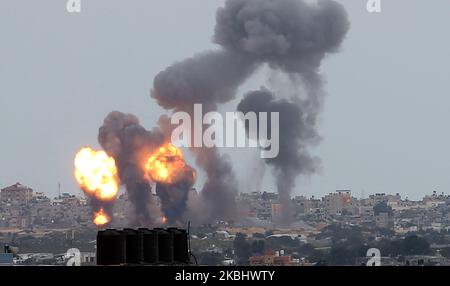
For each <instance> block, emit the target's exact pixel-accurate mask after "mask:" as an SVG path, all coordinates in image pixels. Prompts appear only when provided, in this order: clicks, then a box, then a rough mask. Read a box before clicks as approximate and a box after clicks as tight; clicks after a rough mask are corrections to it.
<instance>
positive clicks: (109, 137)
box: [98, 111, 165, 226]
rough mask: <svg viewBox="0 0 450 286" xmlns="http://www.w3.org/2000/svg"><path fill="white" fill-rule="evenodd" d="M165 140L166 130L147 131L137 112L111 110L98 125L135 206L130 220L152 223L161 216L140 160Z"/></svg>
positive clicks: (102, 142)
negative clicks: (140, 122)
mask: <svg viewBox="0 0 450 286" xmlns="http://www.w3.org/2000/svg"><path fill="white" fill-rule="evenodd" d="M164 140H165V136H164V133H163V132H162V131H161V130H160V129H158V128H155V129H154V130H153V131H147V130H145V128H144V127H142V126H141V125H140V124H139V120H138V118H137V117H136V116H134V115H132V114H125V113H122V112H118V111H113V112H111V113H110V114H108V116H107V117H106V118H105V120H104V122H103V125H102V126H101V127H100V129H99V134H98V141H99V143H100V145H101V146H102V147H103V149H104V150H105V151H106V152H107V153H108V155H110V156H112V157H113V158H114V159H115V161H116V165H117V168H118V170H119V175H120V180H121V182H122V183H124V184H125V187H126V189H127V192H128V198H129V200H130V201H131V203H132V204H133V206H134V211H135V215H134V218H132V219H133V220H132V221H131V222H130V223H131V224H134V225H137V226H144V225H149V224H153V223H155V221H156V219H159V218H160V217H161V215H160V211H159V209H158V207H157V206H156V202H155V201H154V200H153V198H152V193H151V187H150V184H149V182H148V179H146V176H145V173H144V171H143V168H142V167H141V166H142V165H140V164H142V158H147V157H148V155H149V154H150V153H149V152H151V151H152V150H155V148H156V147H158V146H159V145H161V144H162V143H163V142H164Z"/></svg>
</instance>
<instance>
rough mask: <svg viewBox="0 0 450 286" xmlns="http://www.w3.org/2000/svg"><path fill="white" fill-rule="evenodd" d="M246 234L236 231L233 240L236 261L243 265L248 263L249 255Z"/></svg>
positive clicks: (249, 250)
mask: <svg viewBox="0 0 450 286" xmlns="http://www.w3.org/2000/svg"><path fill="white" fill-rule="evenodd" d="M246 238H247V235H245V234H243V233H240V232H239V233H237V234H236V238H235V239H234V241H233V247H234V251H235V254H236V257H237V262H238V264H240V265H245V264H247V263H248V258H249V257H250V252H251V249H250V244H249V243H248V242H247V239H246Z"/></svg>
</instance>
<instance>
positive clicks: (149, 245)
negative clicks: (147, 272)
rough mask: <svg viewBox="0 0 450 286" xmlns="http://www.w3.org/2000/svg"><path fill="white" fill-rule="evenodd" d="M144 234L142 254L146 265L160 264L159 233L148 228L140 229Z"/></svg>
mask: <svg viewBox="0 0 450 286" xmlns="http://www.w3.org/2000/svg"><path fill="white" fill-rule="evenodd" d="M139 231H140V232H141V234H142V240H143V244H142V252H143V258H144V260H143V261H144V263H156V262H158V257H159V253H158V233H157V232H156V231H153V230H150V229H148V228H140V229H139Z"/></svg>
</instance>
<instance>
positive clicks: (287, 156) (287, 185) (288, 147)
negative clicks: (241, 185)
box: [237, 89, 320, 222]
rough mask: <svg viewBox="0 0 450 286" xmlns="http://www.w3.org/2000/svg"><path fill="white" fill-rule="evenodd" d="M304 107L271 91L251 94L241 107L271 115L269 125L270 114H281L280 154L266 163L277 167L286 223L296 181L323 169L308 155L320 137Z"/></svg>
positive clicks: (258, 91) (264, 90)
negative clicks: (303, 175)
mask: <svg viewBox="0 0 450 286" xmlns="http://www.w3.org/2000/svg"><path fill="white" fill-rule="evenodd" d="M303 108H304V106H302V105H300V104H297V103H293V102H290V101H288V100H286V99H277V98H276V97H275V95H274V94H273V93H271V92H270V91H269V90H267V89H261V90H257V91H252V92H249V93H248V94H247V95H246V96H245V97H244V99H243V100H242V101H241V102H240V103H239V105H238V107H237V109H238V110H239V111H241V112H243V113H247V112H257V113H258V112H267V113H268V114H269V116H268V118H269V123H268V125H269V126H270V120H271V118H270V113H271V112H278V113H279V119H280V129H279V136H280V141H279V143H280V152H279V154H278V156H277V157H275V158H270V159H266V162H267V164H269V165H271V166H273V167H274V171H275V175H276V182H277V188H278V192H279V195H280V201H281V203H282V205H283V207H284V208H285V210H284V211H283V212H282V215H283V216H285V217H283V218H282V219H283V221H285V222H286V221H289V214H290V211H289V207H290V206H289V204H290V203H289V202H290V192H291V190H292V189H293V187H294V186H295V178H296V177H297V176H298V175H300V174H312V173H314V172H316V170H317V168H318V167H319V160H318V159H317V158H314V157H312V156H311V155H310V154H309V153H308V152H307V147H308V146H309V145H313V144H315V143H317V142H318V141H319V139H320V137H319V135H318V133H317V131H316V129H315V126H314V125H311V124H310V123H309V122H308V121H307V120H306V116H305V111H304V110H303ZM270 136H271V134H270V132H269V137H270ZM254 139H256V138H254Z"/></svg>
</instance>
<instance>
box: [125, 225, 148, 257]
mask: <svg viewBox="0 0 450 286" xmlns="http://www.w3.org/2000/svg"><path fill="white" fill-rule="evenodd" d="M123 233H124V235H125V242H126V247H125V248H126V256H125V262H126V263H128V264H140V263H142V261H143V260H144V257H143V254H144V253H143V251H142V244H143V239H142V233H141V232H140V231H137V230H134V229H131V228H125V229H124V230H123Z"/></svg>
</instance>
